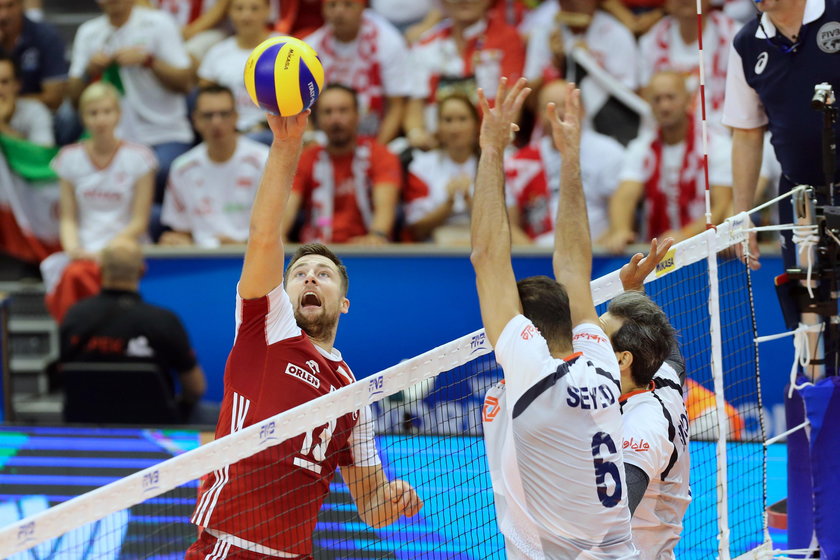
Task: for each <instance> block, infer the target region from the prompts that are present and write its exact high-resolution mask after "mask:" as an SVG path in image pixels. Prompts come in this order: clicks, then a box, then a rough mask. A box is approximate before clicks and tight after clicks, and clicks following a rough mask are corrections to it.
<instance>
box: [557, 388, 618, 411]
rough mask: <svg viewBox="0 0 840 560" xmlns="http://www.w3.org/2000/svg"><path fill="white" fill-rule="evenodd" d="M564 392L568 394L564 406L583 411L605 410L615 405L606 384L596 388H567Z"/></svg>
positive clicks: (610, 390) (613, 397) (611, 393)
mask: <svg viewBox="0 0 840 560" xmlns="http://www.w3.org/2000/svg"><path fill="white" fill-rule="evenodd" d="M566 392H567V393H568V394H569V398H567V399H566V404H568V405H569V406H571V407H580V408H582V409H583V410H589V409H596V408H606V407H608V406H610V405H611V404H615V395H613V392H612V389H610V386H609V385H607V384H601V385H599V386H597V387H580V388H578V387H568V388H566Z"/></svg>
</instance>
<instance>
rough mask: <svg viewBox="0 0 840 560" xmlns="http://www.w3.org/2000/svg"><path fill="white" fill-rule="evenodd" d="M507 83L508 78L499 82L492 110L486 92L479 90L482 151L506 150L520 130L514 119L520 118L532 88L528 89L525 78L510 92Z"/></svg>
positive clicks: (518, 81) (480, 142)
mask: <svg viewBox="0 0 840 560" xmlns="http://www.w3.org/2000/svg"><path fill="white" fill-rule="evenodd" d="M507 83H508V79H507V78H501V79H500V80H499V89H498V90H497V92H496V103H495V106H494V107H493V108H492V109H491V108H490V103H489V102H488V101H487V97H486V96H485V95H484V90H483V89H481V88H479V89H478V103H479V107H481V112H482V120H481V132H480V134H479V137H478V143H479V145H480V146H481V149H482V150H487V149H490V148H496V149H499V150H504V149H505V147H506V146H507V145H508V144H509V143H510V140H511V137H512V135H513V133H515V132H516V131H518V130H519V125H517V124H516V123H515V122H514V119H516V118H517V117H518V116H519V112H520V109H522V104H523V103H524V102H525V98H526V97H528V94H529V93H531V88H529V87H526V86H527V84H528V82H527V81H526V80H525V78H519V79H518V80H517V81H516V83H515V84H514V85H513V87H512V88H511V89H510V91H508V87H507Z"/></svg>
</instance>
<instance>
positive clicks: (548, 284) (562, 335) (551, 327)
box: [516, 276, 572, 348]
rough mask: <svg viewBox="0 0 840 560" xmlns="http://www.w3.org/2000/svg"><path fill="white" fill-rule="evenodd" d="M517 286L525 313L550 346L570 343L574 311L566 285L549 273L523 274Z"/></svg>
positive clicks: (562, 345) (564, 345)
mask: <svg viewBox="0 0 840 560" xmlns="http://www.w3.org/2000/svg"><path fill="white" fill-rule="evenodd" d="M516 287H517V288H518V290H519V301H520V302H521V303H522V314H523V315H525V317H527V318H528V319H529V320H530V321H531V322H532V323H534V326H535V327H537V329H539V331H540V333H542V335H543V338H545V340H546V342H547V343H548V346H549V348H552V347H568V346H569V345H571V343H572V314H571V310H570V308H569V294H568V293H566V288H564V287H563V285H562V284H560V283H559V282H557V281H556V280H553V279H551V278H549V277H548V276H531V277H529V278H523V279H522V280H520V281H519V282H517V283H516Z"/></svg>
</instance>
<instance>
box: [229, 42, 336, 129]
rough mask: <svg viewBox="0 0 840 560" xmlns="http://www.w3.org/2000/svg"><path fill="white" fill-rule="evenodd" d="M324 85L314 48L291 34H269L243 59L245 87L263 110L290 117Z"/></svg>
mask: <svg viewBox="0 0 840 560" xmlns="http://www.w3.org/2000/svg"><path fill="white" fill-rule="evenodd" d="M323 85H324V67H323V66H321V60H320V59H319V58H318V53H316V52H315V49H313V48H312V47H310V46H309V45H307V44H306V43H304V42H303V41H301V40H300V39H296V38H294V37H272V38H271V39H266V40H265V41H263V42H262V43H261V44H260V45H259V46H258V47H257V48H255V49H254V50H253V51H252V52H251V55H250V56H249V57H248V61H247V62H246V63H245V89H247V90H248V95H250V96H251V100H252V101H253V102H254V103H255V104H256V105H257V106H258V107H260V108H261V109H263V110H264V111H268V112H269V113H273V114H275V115H280V116H282V117H291V116H293V115H297V114H298V113H301V112H303V111H305V110H307V109H309V107H311V106H312V104H313V103H315V100H316V99H318V94H319V93H320V92H321V87H322V86H323Z"/></svg>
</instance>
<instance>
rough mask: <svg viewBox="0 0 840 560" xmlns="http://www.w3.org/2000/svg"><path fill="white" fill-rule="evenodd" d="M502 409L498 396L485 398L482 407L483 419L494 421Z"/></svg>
mask: <svg viewBox="0 0 840 560" xmlns="http://www.w3.org/2000/svg"><path fill="white" fill-rule="evenodd" d="M501 409H502V407H500V406H499V399H497V398H496V397H487V398H486V399H484V407H482V409H481V419H482V420H484V421H485V422H492V421H493V420H495V418H496V415H497V414H498V413H499V411H500V410H501Z"/></svg>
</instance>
